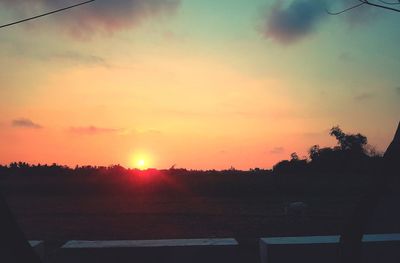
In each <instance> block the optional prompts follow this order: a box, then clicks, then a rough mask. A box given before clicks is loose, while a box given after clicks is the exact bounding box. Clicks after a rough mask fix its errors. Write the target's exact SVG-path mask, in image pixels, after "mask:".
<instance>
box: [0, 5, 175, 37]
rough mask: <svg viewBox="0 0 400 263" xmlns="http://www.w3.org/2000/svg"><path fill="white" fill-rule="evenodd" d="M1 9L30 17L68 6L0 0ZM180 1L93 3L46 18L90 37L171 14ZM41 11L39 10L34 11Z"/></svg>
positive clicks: (74, 34) (74, 32) (78, 34)
mask: <svg viewBox="0 0 400 263" xmlns="http://www.w3.org/2000/svg"><path fill="white" fill-rule="evenodd" d="M0 4H2V5H3V6H4V7H5V8H8V9H9V10H11V11H13V12H14V13H15V14H17V15H18V16H27V15H33V14H34V13H32V11H30V10H35V11H34V12H35V13H40V12H43V10H46V11H48V10H53V9H57V8H60V7H64V6H68V5H71V1H67V0H30V1H22V0H16V1H14V0H13V1H11V0H0ZM179 4H180V0H112V1H110V0H97V1H95V2H92V3H90V4H87V5H85V6H81V7H79V8H75V9H71V10H70V11H69V12H68V14H63V15H57V16H53V17H49V18H48V19H51V21H52V22H54V23H55V24H57V25H61V26H63V28H65V29H66V30H67V32H68V33H69V34H70V35H72V36H74V37H76V38H79V39H87V38H90V37H91V36H92V35H93V34H96V33H103V34H112V33H114V32H116V31H120V30H123V29H129V28H132V27H136V26H138V25H139V24H141V23H142V22H143V21H145V20H147V19H151V18H153V17H158V16H164V15H168V14H171V13H173V12H174V11H175V10H176V9H177V7H178V6H179ZM38 10H42V11H38Z"/></svg>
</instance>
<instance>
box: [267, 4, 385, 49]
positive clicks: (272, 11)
mask: <svg viewBox="0 0 400 263" xmlns="http://www.w3.org/2000/svg"><path fill="white" fill-rule="evenodd" d="M283 2H284V1H281V0H275V2H274V4H273V5H272V8H269V10H268V12H266V14H265V16H264V17H263V22H264V23H263V25H262V27H261V31H262V34H263V35H264V36H265V37H266V38H268V39H272V40H274V41H276V42H278V43H281V44H292V43H295V42H298V41H299V40H301V39H304V38H305V37H307V36H309V35H311V34H312V33H314V32H315V31H316V30H317V28H318V26H319V25H320V24H321V22H323V21H324V20H325V19H326V18H328V17H331V15H329V14H328V12H327V11H328V10H329V11H330V12H339V11H342V10H345V9H346V8H349V7H351V6H354V5H356V4H360V1H359V0H337V1H328V0H318V1H317V0H291V1H290V3H289V4H288V5H284V4H283ZM382 12H384V11H382V10H381V9H380V8H375V7H372V6H367V5H364V6H360V7H358V8H355V9H352V10H350V11H348V12H345V13H343V14H341V15H340V16H341V17H343V19H342V20H343V21H345V22H346V24H347V25H349V26H350V27H353V26H365V25H368V24H369V23H371V22H373V21H376V18H377V16H378V15H379V14H380V13H382Z"/></svg>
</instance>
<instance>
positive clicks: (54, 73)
mask: <svg viewBox="0 0 400 263" xmlns="http://www.w3.org/2000/svg"><path fill="white" fill-rule="evenodd" d="M33 2H34V1H33ZM33 2H32V3H33ZM44 2H46V3H47V2H48V1H44ZM60 2H63V1H60ZM64 2H69V3H71V2H73V1H66V0H65V1H64ZM99 2H100V3H99V4H98V5H97V6H96V5H95V4H93V5H91V6H86V7H85V8H84V9H81V10H79V11H75V12H72V11H71V13H68V14H63V15H58V16H54V17H49V18H46V19H42V20H37V21H34V22H30V23H28V24H26V25H20V26H15V27H13V28H8V29H3V30H2V31H0V48H1V49H0V67H1V70H0V83H1V88H0V112H1V113H2V114H1V116H0V128H1V129H0V143H1V145H0V163H2V164H6V163H9V162H12V161H26V162H30V163H53V162H57V163H60V164H66V165H70V166H74V165H76V164H80V165H83V164H91V165H110V164H121V165H124V166H127V167H133V166H136V165H137V162H138V160H139V159H144V160H145V161H146V167H157V168H169V167H170V166H172V165H173V164H176V167H185V168H193V169H227V168H229V167H231V166H234V167H236V168H238V169H249V168H254V167H260V168H270V167H271V166H272V165H273V164H274V163H276V162H277V161H279V160H282V159H287V158H289V155H290V153H292V152H298V153H299V155H300V156H302V155H306V153H307V150H308V148H309V147H310V146H312V145H314V144H320V145H321V146H327V145H329V146H331V145H334V141H333V140H332V138H330V137H329V135H328V130H329V129H330V128H331V127H332V126H334V125H340V126H341V127H342V128H343V130H344V131H345V132H361V133H363V134H365V135H366V136H367V137H368V138H369V141H370V143H371V144H373V145H375V146H376V147H377V148H378V149H379V150H384V149H386V147H387V145H388V143H389V141H390V139H391V136H392V135H393V132H394V130H395V128H396V125H397V123H398V116H399V113H400V106H399V103H398V101H399V99H400V89H399V88H398V83H399V80H400V79H399V78H400V77H399V76H398V74H397V70H396V69H398V66H400V65H399V64H400V62H399V61H400V60H399V59H397V58H396V57H395V58H393V57H391V56H389V55H387V54H388V53H390V51H391V50H393V51H394V52H396V54H397V53H398V52H397V45H396V46H391V45H387V44H385V45H386V49H385V51H384V52H378V50H379V47H380V46H382V45H384V43H388V42H390V43H391V42H393V41H395V40H396V39H398V38H399V37H400V35H399V34H398V33H393V32H392V31H391V25H392V24H393V21H394V19H398V18H394V17H393V16H392V15H384V14H379V16H381V18H380V19H379V20H377V22H376V23H374V24H371V26H370V27H369V28H368V29H366V28H364V27H358V26H356V25H352V26H349V25H348V23H349V22H346V19H344V18H343V19H341V20H342V21H340V20H333V19H330V20H326V21H325V22H324V24H323V25H318V27H324V30H316V29H315V30H314V29H313V30H312V31H310V32H306V33H301V34H304V36H303V35H302V36H301V38H300V37H299V36H298V35H295V36H291V37H288V35H286V34H288V33H284V32H281V31H279V30H281V29H280V28H278V29H276V28H273V29H274V30H273V31H271V30H272V29H271V28H267V31H266V33H265V34H264V33H263V32H260V30H263V29H262V27H260V25H262V24H263V23H264V24H265V23H272V20H271V19H273V17H272V18H271V14H270V11H271V10H275V9H276V8H277V7H273V6H271V5H266V4H265V3H264V2H265V1H261V0H260V1H255V3H254V4H252V5H249V4H244V3H239V2H240V1H238V2H237V3H236V2H235V4H229V3H230V2H228V1H221V3H218V4H216V3H214V2H213V1H204V2H203V1H200V2H202V3H199V1H156V2H154V3H152V2H146V1H141V0H135V1H126V2H123V1H119V0H118V1H117V2H116V5H115V6H112V7H110V6H108V5H107V4H106V2H104V3H103V2H102V1H101V0H100V1H99ZM289 2H290V1H288V3H289ZM305 2H307V1H305ZM37 3H39V2H37ZM126 3H132V5H133V7H135V8H136V9H135V8H133V9H129V8H126V7H125V6H124V5H126ZM0 5H3V6H4V8H3V9H2V11H0V18H1V20H2V22H6V21H9V20H13V19H17V18H19V17H21V16H26V15H29V14H33V13H34V12H39V11H41V10H47V9H51V8H54V4H50V2H48V3H47V4H37V5H36V6H35V7H36V8H35V9H32V10H33V11H32V10H31V9H26V6H23V5H22V4H21V3H20V2H18V3H17V2H16V3H14V4H12V3H11V2H8V1H0ZM24 5H29V3H27V4H24ZM227 6H228V7H229V8H226V7H227ZM260 8H263V9H265V10H266V11H265V14H264V13H263V14H260V12H259V9H260ZM274 8H275V9H274ZM282 8H291V6H290V5H288V6H283V7H282ZM27 10H31V11H27ZM284 10H285V9H283V11H284ZM283 11H282V10H280V11H279V10H275V12H277V14H280V13H279V12H283ZM85 12H87V14H86V13H85ZM85 14H86V16H85ZM239 14H240V15H239ZM263 16H265V17H263ZM232 17H235V18H236V17H237V20H232ZM82 19H86V20H82ZM263 19H264V20H263ZM81 20H82V21H81ZM321 20H322V18H321ZM74 21H75V22H76V21H81V22H82V23H81V24H80V27H77V26H76V24H75V22H74ZM265 21H266V22H265ZM317 21H319V20H316V21H315V23H317ZM318 23H320V22H318ZM321 24H322V22H321ZM267 27H268V24H267ZM382 28H384V29H385V30H383V31H382ZM277 30H278V31H277ZM303 31H304V30H303ZM303 31H299V32H303ZM290 32H291V34H292V33H293V32H295V31H293V32H292V31H290ZM330 32H335V33H336V36H334V37H333V36H332V34H331V33H330ZM349 32H350V33H351V34H352V38H351V39H349ZM396 32H397V31H396ZM283 34H284V35H283ZM376 34H379V35H381V36H382V34H384V36H385V38H384V39H382V40H381V41H380V40H378V39H377V38H376V37H375V36H376ZM297 38H299V40H297ZM282 39H284V41H283V42H282V43H281V42H280V41H282ZM369 40H370V41H369ZM365 43H368V44H365ZM395 43H398V41H397V42H395ZM350 45H351V46H355V47H357V49H354V48H351V47H350ZM328 51H329V52H328ZM366 54H368V56H369V57H367V56H365V55H366ZM396 56H397V55H396ZM370 60H373V61H374V62H375V63H373V64H371V63H369V61H370ZM395 73H396V74H395Z"/></svg>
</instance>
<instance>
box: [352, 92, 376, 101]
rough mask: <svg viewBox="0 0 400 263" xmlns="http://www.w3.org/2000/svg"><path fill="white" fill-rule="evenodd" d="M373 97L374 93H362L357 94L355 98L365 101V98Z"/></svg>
mask: <svg viewBox="0 0 400 263" xmlns="http://www.w3.org/2000/svg"><path fill="white" fill-rule="evenodd" d="M373 97H375V95H374V94H373V93H361V94H359V95H357V96H355V97H354V100H356V101H365V100H369V99H372V98H373Z"/></svg>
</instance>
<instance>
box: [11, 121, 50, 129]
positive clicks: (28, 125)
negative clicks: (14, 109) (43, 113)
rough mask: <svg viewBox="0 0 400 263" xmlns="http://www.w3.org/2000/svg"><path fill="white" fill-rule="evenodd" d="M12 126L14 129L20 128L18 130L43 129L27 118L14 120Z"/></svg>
mask: <svg viewBox="0 0 400 263" xmlns="http://www.w3.org/2000/svg"><path fill="white" fill-rule="evenodd" d="M11 125H12V126H13V127H18V128H31V129H41V128H42V126H41V125H39V124H37V123H34V122H33V121H31V120H30V119H26V118H20V119H15V120H12V122H11Z"/></svg>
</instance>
